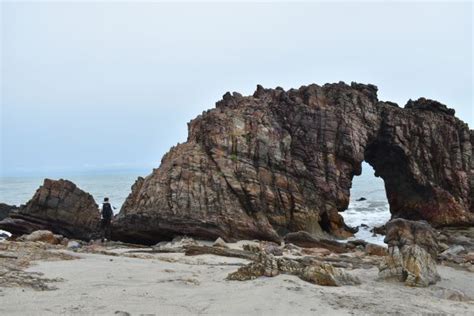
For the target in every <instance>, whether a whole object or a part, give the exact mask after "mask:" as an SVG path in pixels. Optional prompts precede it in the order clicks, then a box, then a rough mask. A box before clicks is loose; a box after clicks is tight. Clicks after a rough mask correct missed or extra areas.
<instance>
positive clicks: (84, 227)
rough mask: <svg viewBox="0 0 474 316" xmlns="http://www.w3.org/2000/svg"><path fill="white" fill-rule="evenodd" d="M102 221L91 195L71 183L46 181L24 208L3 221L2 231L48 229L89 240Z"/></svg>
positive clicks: (14, 231) (0, 223) (21, 231)
mask: <svg viewBox="0 0 474 316" xmlns="http://www.w3.org/2000/svg"><path fill="white" fill-rule="evenodd" d="M99 220H100V215H99V209H98V206H97V204H96V203H95V201H94V198H93V197H92V195H90V194H89V193H86V192H84V191H82V190H81V189H79V188H78V187H77V186H76V185H75V184H74V183H72V182H70V181H68V180H63V179H61V180H57V181H56V180H50V179H45V180H44V184H43V185H42V186H41V187H40V188H39V189H38V190H37V191H36V193H35V194H34V196H33V198H32V199H31V200H30V201H29V202H28V203H27V204H26V205H25V206H22V207H21V208H20V209H18V210H17V211H15V212H13V213H11V214H10V216H9V217H7V218H5V219H4V220H2V221H0V229H3V230H6V231H9V232H10V233H12V234H14V235H22V234H30V233H32V232H34V231H37V230H49V231H51V232H53V233H55V234H60V235H63V236H65V237H68V238H76V239H85V240H89V239H91V238H93V237H94V235H95V234H97V232H98V225H99Z"/></svg>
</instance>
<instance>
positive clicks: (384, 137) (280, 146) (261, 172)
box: [114, 83, 474, 243]
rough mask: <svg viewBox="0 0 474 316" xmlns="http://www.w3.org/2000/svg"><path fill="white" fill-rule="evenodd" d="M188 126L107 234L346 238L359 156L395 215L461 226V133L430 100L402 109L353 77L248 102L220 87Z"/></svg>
mask: <svg viewBox="0 0 474 316" xmlns="http://www.w3.org/2000/svg"><path fill="white" fill-rule="evenodd" d="M188 126H189V136H188V140H187V142H186V143H184V144H180V145H178V146H176V147H174V148H172V149H171V150H170V152H169V153H168V154H166V155H165V156H164V157H163V159H162V163H161V166H160V167H159V168H158V169H155V170H154V172H153V173H152V174H151V175H149V176H148V177H146V178H145V179H143V180H140V181H139V182H137V184H136V185H135V186H134V188H133V190H132V193H131V195H130V197H129V198H128V199H127V201H126V203H125V205H124V207H123V208H122V210H121V212H120V214H119V216H118V218H117V221H116V222H115V226H114V227H115V229H114V231H115V237H116V238H117V239H122V240H126V241H140V242H149V243H153V242H156V241H158V240H161V239H167V238H168V239H169V238H172V237H173V236H174V235H179V234H187V235H193V236H196V237H200V238H206V239H213V238H217V237H222V238H224V239H226V240H232V239H243V238H247V239H249V238H250V239H253V238H258V239H267V240H275V241H278V240H280V239H281V236H283V235H284V234H286V233H288V232H291V231H299V230H305V231H308V232H310V233H312V234H314V235H316V234H324V233H325V232H329V233H331V234H333V235H336V236H339V237H346V236H348V235H349V229H348V227H346V226H345V224H344V222H343V220H342V217H341V216H340V214H339V212H341V211H344V210H345V209H346V208H347V206H348V203H349V195H350V188H351V183H352V178H353V177H354V176H355V175H358V174H360V172H361V163H362V161H363V160H366V161H368V162H369V163H370V164H371V165H372V166H373V167H374V169H375V171H376V173H377V174H378V175H380V176H381V177H382V178H383V179H384V181H385V184H386V191H387V196H388V200H389V202H390V205H391V212H392V214H393V215H394V216H404V217H409V218H423V219H427V220H429V221H431V222H432V223H433V224H435V225H445V224H462V223H470V222H471V221H472V203H471V201H472V192H473V190H472V184H471V182H470V181H473V180H472V179H473V172H472V169H474V168H473V167H472V166H473V160H472V156H473V153H472V144H471V140H470V131H469V129H468V127H467V125H466V124H464V123H463V122H461V121H460V120H458V119H456V118H455V117H454V116H453V113H452V112H451V111H450V110H449V109H447V108H446V107H445V106H443V105H441V104H439V103H437V102H435V101H430V100H425V99H420V100H418V101H416V102H409V104H408V105H407V106H406V108H405V109H401V108H399V107H398V106H397V105H396V104H393V103H390V102H380V101H379V100H378V99H377V88H376V87H375V86H373V85H361V84H355V83H353V84H351V85H350V86H348V85H346V84H344V83H338V84H327V85H324V86H322V87H321V86H317V85H310V86H303V87H301V88H299V89H291V90H289V91H285V90H283V89H282V88H276V89H264V88H263V87H261V86H259V87H257V90H256V91H255V93H254V94H253V95H252V96H248V97H243V96H241V95H240V94H238V93H233V94H230V93H227V94H225V95H224V97H223V100H221V101H219V102H217V103H216V108H215V109H213V110H210V111H207V112H203V114H202V115H200V116H198V117H197V118H196V119H194V120H193V121H191V122H190V123H189V124H188ZM471 134H472V132H471ZM440 157H441V158H440ZM391 159H392V160H391ZM436 159H442V162H439V161H438V160H436ZM432 199H434V201H435V202H433V201H432ZM469 210H471V211H469Z"/></svg>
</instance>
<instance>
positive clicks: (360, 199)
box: [356, 197, 367, 202]
mask: <svg viewBox="0 0 474 316" xmlns="http://www.w3.org/2000/svg"><path fill="white" fill-rule="evenodd" d="M356 201H357V202H361V201H367V199H366V198H365V197H360V198H358V199H357V200H356Z"/></svg>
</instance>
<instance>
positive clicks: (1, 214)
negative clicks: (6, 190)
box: [0, 203, 18, 221]
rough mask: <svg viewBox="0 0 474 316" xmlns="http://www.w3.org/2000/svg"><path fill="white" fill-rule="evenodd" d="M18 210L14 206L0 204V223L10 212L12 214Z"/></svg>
mask: <svg viewBox="0 0 474 316" xmlns="http://www.w3.org/2000/svg"><path fill="white" fill-rule="evenodd" d="M17 209H18V207H16V206H15V205H8V204H5V203H0V221H1V220H3V219H5V218H7V217H8V215H9V214H10V213H11V212H14V211H16V210H17Z"/></svg>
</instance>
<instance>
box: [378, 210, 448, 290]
mask: <svg viewBox="0 0 474 316" xmlns="http://www.w3.org/2000/svg"><path fill="white" fill-rule="evenodd" d="M385 227H386V229H387V235H386V237H385V239H384V242H385V243H386V244H388V255H387V256H386V257H385V258H384V261H383V262H382V264H381V266H380V268H379V269H380V272H379V277H380V278H382V279H397V280H399V281H402V282H405V284H406V285H408V286H419V287H426V286H428V285H430V284H434V283H436V282H437V281H439V280H440V276H439V274H438V271H437V269H436V261H435V260H436V257H437V255H438V250H439V246H438V242H437V240H436V234H435V232H434V230H433V229H432V228H431V226H430V225H429V224H428V223H426V222H423V221H419V222H416V221H410V220H403V219H395V220H392V221H390V222H388V223H387V224H386V225H385Z"/></svg>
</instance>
